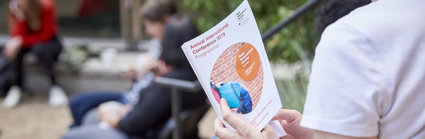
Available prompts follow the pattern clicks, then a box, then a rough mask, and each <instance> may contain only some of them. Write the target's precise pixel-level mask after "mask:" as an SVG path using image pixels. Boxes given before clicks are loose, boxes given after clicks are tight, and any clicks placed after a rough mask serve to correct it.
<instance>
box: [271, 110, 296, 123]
mask: <svg viewBox="0 0 425 139" xmlns="http://www.w3.org/2000/svg"><path fill="white" fill-rule="evenodd" d="M301 117H302V114H301V113H300V112H298V111H296V110H287V109H280V110H279V111H278V112H277V114H276V115H275V116H274V117H273V118H272V121H273V120H279V121H281V120H285V121H287V122H289V123H290V122H292V121H295V120H297V119H301Z"/></svg>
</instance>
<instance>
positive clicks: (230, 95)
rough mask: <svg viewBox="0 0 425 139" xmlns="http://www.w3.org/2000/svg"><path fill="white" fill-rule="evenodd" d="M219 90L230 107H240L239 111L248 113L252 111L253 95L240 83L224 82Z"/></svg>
mask: <svg viewBox="0 0 425 139" xmlns="http://www.w3.org/2000/svg"><path fill="white" fill-rule="evenodd" d="M218 92H219V93H220V96H221V97H222V98H225V99H226V101H227V103H228V104H229V107H230V108H238V111H237V112H238V113H242V114H246V113H249V112H251V111H252V100H251V96H250V95H249V93H248V91H246V90H245V89H244V88H243V87H242V86H241V85H240V84H239V83H237V82H227V83H222V84H221V86H220V87H218Z"/></svg>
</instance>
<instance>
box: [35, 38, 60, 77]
mask: <svg viewBox="0 0 425 139" xmlns="http://www.w3.org/2000/svg"><path fill="white" fill-rule="evenodd" d="M61 51H62V44H61V43H60V42H59V41H58V40H57V39H53V40H52V41H50V42H48V43H40V44H35V45H34V46H33V47H32V49H31V52H33V53H35V55H36V56H37V58H38V62H39V63H40V65H41V67H42V68H43V71H44V74H46V75H47V77H48V78H49V79H50V82H51V84H52V85H56V84H57V82H56V77H55V76H56V75H55V69H54V64H55V62H56V61H57V59H58V57H59V54H60V52H61Z"/></svg>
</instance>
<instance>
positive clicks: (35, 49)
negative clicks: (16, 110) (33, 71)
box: [3, 0, 68, 108]
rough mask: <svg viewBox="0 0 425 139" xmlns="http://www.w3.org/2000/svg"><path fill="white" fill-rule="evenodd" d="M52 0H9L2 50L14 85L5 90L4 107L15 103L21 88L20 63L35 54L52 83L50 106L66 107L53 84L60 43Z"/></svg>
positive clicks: (60, 48)
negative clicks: (5, 40) (10, 69)
mask: <svg viewBox="0 0 425 139" xmlns="http://www.w3.org/2000/svg"><path fill="white" fill-rule="evenodd" d="M55 8H56V6H55V2H54V1H53V0H8V1H7V18H8V24H9V30H10V37H11V39H10V40H9V41H8V42H7V43H6V45H5V47H4V49H3V55H4V56H5V57H7V58H8V59H9V60H10V61H12V63H13V64H12V65H13V68H14V72H15V82H14V86H12V87H11V89H10V90H9V91H8V95H7V96H6V99H5V100H4V101H3V106H4V107H6V108H10V107H14V106H16V105H17V104H18V102H19V100H20V96H21V92H22V85H23V80H22V79H23V69H22V68H23V67H22V60H23V57H24V55H25V54H27V53H34V54H35V55H36V56H37V58H38V61H39V63H40V65H41V67H42V69H43V71H44V73H45V74H46V75H47V76H48V78H49V79H50V82H51V88H50V98H49V104H50V105H52V106H63V105H66V104H67V103H68V102H67V101H68V99H67V97H66V94H65V92H64V91H63V89H62V88H61V87H59V86H58V85H57V83H56V79H55V71H54V63H55V62H56V60H57V58H58V56H59V54H60V52H61V51H62V44H61V43H60V41H59V40H58V38H57V32H58V27H57V23H56V17H55Z"/></svg>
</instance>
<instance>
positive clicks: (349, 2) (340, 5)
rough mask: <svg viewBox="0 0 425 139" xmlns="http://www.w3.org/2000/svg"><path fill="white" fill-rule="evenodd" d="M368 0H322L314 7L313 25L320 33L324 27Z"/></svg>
mask: <svg viewBox="0 0 425 139" xmlns="http://www.w3.org/2000/svg"><path fill="white" fill-rule="evenodd" d="M369 3H370V0H324V1H322V3H321V4H320V5H319V6H318V7H317V9H316V17H315V20H314V27H315V29H316V32H317V33H318V34H319V35H320V34H322V33H323V31H324V30H325V28H326V27H328V26H329V25H330V24H332V23H334V22H335V21H337V20H338V19H340V18H341V17H343V16H345V15H347V14H349V13H350V12H351V11H353V10H355V9H357V8H359V7H362V6H365V5H367V4H369Z"/></svg>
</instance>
